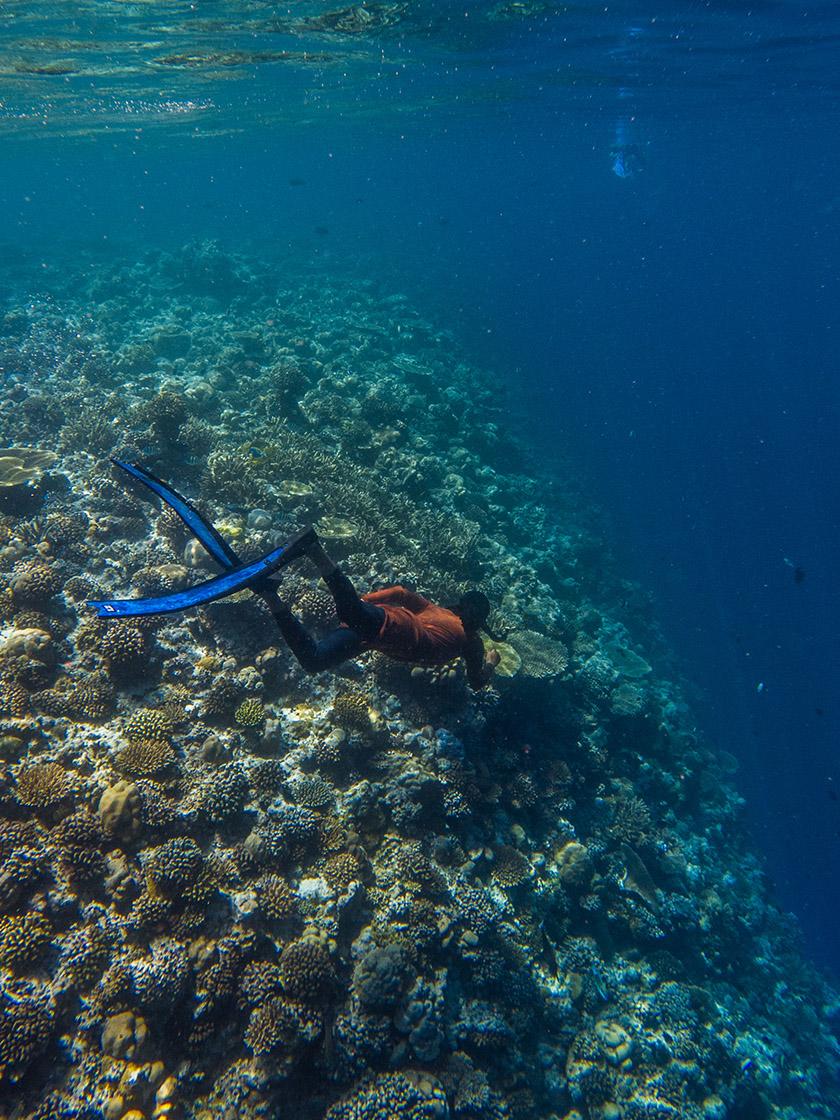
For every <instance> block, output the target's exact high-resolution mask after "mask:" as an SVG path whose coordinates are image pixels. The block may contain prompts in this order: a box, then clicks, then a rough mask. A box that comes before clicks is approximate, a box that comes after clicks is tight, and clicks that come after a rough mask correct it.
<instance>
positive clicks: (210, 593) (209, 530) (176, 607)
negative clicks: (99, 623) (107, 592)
mask: <svg viewBox="0 0 840 1120" xmlns="http://www.w3.org/2000/svg"><path fill="white" fill-rule="evenodd" d="M111 462H112V463H113V464H114V465H115V466H117V467H119V468H120V470H123V471H125V472H126V474H129V475H130V476H131V477H132V478H134V479H136V480H137V481H138V482H140V483H142V484H143V486H145V487H147V489H149V490H151V491H152V493H153V494H156V495H157V496H158V497H159V498H161V499H162V500H163V501H164V502H166V504H167V505H168V506H170V507H171V508H172V509H174V510H175V512H176V513H177V515H178V516H179V517H180V519H181V520H182V521H183V523H184V524H185V525H186V527H187V528H188V529H189V531H190V532H191V533H192V535H193V536H194V537H196V538H197V539H198V540H199V541H200V542H201V544H202V545H203V546H204V547H205V549H206V550H207V552H209V554H210V555H211V556H212V557H213V559H214V560H215V561H216V562H217V563H218V564H220V565H221V567H222V568H223V569H224V571H223V572H222V573H221V574H220V575H218V576H214V577H213V578H212V579H208V580H205V581H204V582H203V583H198V584H196V585H195V586H194V587H188V588H187V589H186V590H185V591H175V592H173V593H172V594H171V595H159V596H157V597H156V598H152V599H90V600H88V606H89V607H93V609H94V610H95V611H96V613H97V614H98V615H99V617H100V618H136V617H138V616H141V615H153V614H172V613H174V612H175V611H183V610H188V609H189V608H191V607H200V606H202V604H204V603H212V602H213V601H214V600H215V599H223V598H224V597H225V596H227V595H232V594H233V593H234V592H235V591H241V590H242V589H243V588H246V587H247V588H250V589H251V590H252V591H254V592H256V594H258V595H262V596H267V595H268V591H269V588H268V585H267V581H268V579H269V577H270V576H271V575H272V574H273V573H274V572H276V571H277V570H278V569H279V568H282V567H284V566H285V565H286V564H289V563H291V562H292V560H295V559H297V557H298V556H300V555H302V553H303V552H304V551H305V547H306V544H307V543H309V541H310V540H313V539H314V530H313V529H311V528H306V529H302V530H301V531H300V532H299V533H296V534H295V536H293V537H292V538H291V539H290V540H288V541H286V543H285V544H283V545H281V546H280V547H279V548H275V549H273V550H272V551H271V552H268V553H266V554H265V556H261V557H260V558H259V559H258V560H252V561H251V562H250V563H248V564H243V563H242V561H241V560H240V558H239V557H238V556H237V555H236V553H235V552H234V551H233V549H232V548H231V547H230V545H229V544H228V543H227V541H226V540H225V539H224V537H223V536H222V535H221V533H220V532H219V530H218V529H217V528H216V527H215V525H212V524H211V523H210V522H209V521H207V520H205V518H203V517H202V516H201V514H200V513H199V512H198V510H197V509H196V508H195V507H194V506H193V505H191V503H190V502H188V501H187V499H186V498H184V497H182V496H181V495H180V494H179V493H178V492H177V491H176V490H173V489H172V487H171V486H167V484H166V483H165V482H162V481H161V480H160V479H159V478H155V476H154V475H153V474H151V473H150V472H149V471H147V470H146V469H145V467H141V466H140V464H139V463H125V462H123V461H122V460H120V459H112V460H111Z"/></svg>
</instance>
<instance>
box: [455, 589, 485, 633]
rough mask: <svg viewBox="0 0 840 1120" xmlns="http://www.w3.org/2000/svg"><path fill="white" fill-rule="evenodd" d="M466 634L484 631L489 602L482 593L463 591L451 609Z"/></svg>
mask: <svg viewBox="0 0 840 1120" xmlns="http://www.w3.org/2000/svg"><path fill="white" fill-rule="evenodd" d="M452 609H453V610H454V612H455V614H457V615H458V617H459V618H460V620H461V622H462V623H463V626H464V629H465V630H466V631H468V632H472V631H474V630H486V629H487V619H488V618H489V616H490V600H489V599H488V598H487V596H486V595H485V594H484V592H483V591H465V592H464V594H463V595H462V596H461V598H460V599H459V600H458V602H457V603H456V604H455V606H454V607H453V608H452Z"/></svg>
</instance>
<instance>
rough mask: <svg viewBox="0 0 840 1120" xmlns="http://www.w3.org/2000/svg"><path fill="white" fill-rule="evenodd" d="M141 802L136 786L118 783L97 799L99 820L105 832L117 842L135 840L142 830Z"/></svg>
mask: <svg viewBox="0 0 840 1120" xmlns="http://www.w3.org/2000/svg"><path fill="white" fill-rule="evenodd" d="M142 814H143V802H142V800H141V797H140V791H139V790H138V788H137V786H135V785H133V784H132V783H131V782H126V781H119V782H116V783H115V784H114V785H112V786H109V787H108V788H107V789H106V790H104V792H103V794H102V796H101V797H100V799H99V820H100V822H101V824H102V827H103V829H104V830H105V832H106V833H107V834H108V835H110V836H115V837H116V838H117V839H119V840H124V841H125V840H136V839H137V837H138V836H139V835H140V832H141V830H142V828H143V819H142Z"/></svg>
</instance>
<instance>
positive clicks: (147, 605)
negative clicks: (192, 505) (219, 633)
mask: <svg viewBox="0 0 840 1120" xmlns="http://www.w3.org/2000/svg"><path fill="white" fill-rule="evenodd" d="M286 552H287V549H286V545H282V546H281V547H280V548H275V549H274V550H273V551H272V552H268V553H266V555H265V556H261V557H260V559H259V560H253V561H252V562H251V563H250V564H242V565H239V566H238V567H235V568H228V570H227V571H226V572H223V573H222V575H219V576H214V577H213V579H208V580H205V582H204V583H197V584H196V585H195V586H194V587H188V588H187V589H186V590H185V591H175V592H173V594H171V595H160V596H158V597H157V598H154V599H89V600H88V606H89V607H93V609H94V610H95V611H96V613H97V614H98V615H99V617H100V618H137V617H139V616H141V615H150V614H172V613H174V612H175V611H183V610H188V609H189V608H190V607H200V606H202V605H203V604H204V603H212V602H213V601H214V600H215V599H223V598H224V597H225V596H226V595H232V594H233V593H234V592H235V591H242V589H243V588H246V587H248V588H250V589H251V590H252V591H254V592H256V593H257V594H258V595H259V594H261V593H262V590H263V589H261V588H260V584H261V583H263V582H264V581H265V580H266V579H267V577H268V576H270V575H271V573H272V572H275V571H276V570H277V569H278V568H282V567H284V566H285V565H286V564H288V563H290V562H291V561H292V560H294V559H295V558H296V554H294V553H293V554H292V555H290V556H288V557H287V556H286ZM266 590H267V589H266Z"/></svg>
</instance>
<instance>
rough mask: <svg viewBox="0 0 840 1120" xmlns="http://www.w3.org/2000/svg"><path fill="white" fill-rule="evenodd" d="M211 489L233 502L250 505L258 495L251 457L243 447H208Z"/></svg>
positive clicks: (258, 488)
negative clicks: (210, 448)
mask: <svg viewBox="0 0 840 1120" xmlns="http://www.w3.org/2000/svg"><path fill="white" fill-rule="evenodd" d="M207 478H208V481H209V483H210V488H211V492H212V493H213V494H216V495H218V496H219V497H221V498H223V499H224V500H225V501H226V502H230V503H232V504H233V505H250V506H252V505H254V503H255V502H259V500H260V497H261V495H262V489H263V488H262V485H261V482H260V479H259V478H258V477H257V475H256V471H255V461H254V459H253V458H252V457H251V455H250V454H249V453H248V451H247V450H245V449H242V448H240V449H234V450H228V449H222V448H218V449H217V450H215V451H211V452H210V454H209V455H208V457H207Z"/></svg>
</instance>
